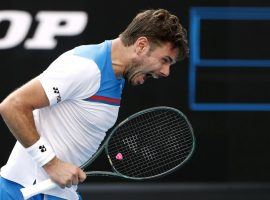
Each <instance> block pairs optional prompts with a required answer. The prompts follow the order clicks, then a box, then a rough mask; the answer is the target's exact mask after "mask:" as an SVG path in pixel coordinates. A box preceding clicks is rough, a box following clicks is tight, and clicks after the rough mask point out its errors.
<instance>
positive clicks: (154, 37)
mask: <svg viewBox="0 0 270 200" xmlns="http://www.w3.org/2000/svg"><path fill="white" fill-rule="evenodd" d="M142 36H144V37H147V38H148V39H149V40H150V42H151V43H153V44H157V45H160V44H162V43H164V42H170V43H171V44H172V45H173V48H178V49H179V58H178V59H179V60H183V59H184V58H186V57H188V55H189V47H188V40H187V32H186V29H185V28H183V27H182V25H181V24H180V22H179V19H178V17H177V16H175V15H173V14H171V13H170V12H169V11H167V10H165V9H157V10H154V9H151V10H146V11H143V12H140V13H139V14H137V16H136V17H135V18H134V19H133V20H132V22H131V23H130V24H129V25H128V27H127V28H126V30H124V32H122V33H121V34H120V39H121V41H122V42H123V44H124V45H125V46H130V45H132V44H134V43H135V41H136V40H137V39H138V38H139V37H142Z"/></svg>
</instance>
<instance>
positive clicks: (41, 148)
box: [39, 145, 47, 153]
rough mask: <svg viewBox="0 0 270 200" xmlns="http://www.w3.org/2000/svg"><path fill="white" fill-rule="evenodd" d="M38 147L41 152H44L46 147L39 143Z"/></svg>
mask: <svg viewBox="0 0 270 200" xmlns="http://www.w3.org/2000/svg"><path fill="white" fill-rule="evenodd" d="M39 149H40V151H41V152H42V153H43V152H45V151H46V150H47V149H46V147H45V146H44V145H41V146H39Z"/></svg>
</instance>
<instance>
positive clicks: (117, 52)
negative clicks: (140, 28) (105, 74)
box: [111, 38, 130, 78]
mask: <svg viewBox="0 0 270 200" xmlns="http://www.w3.org/2000/svg"><path fill="white" fill-rule="evenodd" d="M129 52H130V47H125V46H124V45H123V43H122V41H121V40H120V38H116V39H114V40H113V41H112V49H111V58H112V67H113V71H114V74H115V76H116V77H117V78H122V77H123V74H124V72H125V69H126V66H127V64H128V60H129V57H128V55H129Z"/></svg>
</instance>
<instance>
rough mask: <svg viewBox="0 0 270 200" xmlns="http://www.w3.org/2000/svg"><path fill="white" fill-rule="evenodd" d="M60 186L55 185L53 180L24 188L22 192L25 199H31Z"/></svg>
mask: <svg viewBox="0 0 270 200" xmlns="http://www.w3.org/2000/svg"><path fill="white" fill-rule="evenodd" d="M57 186H58V185H57V184H56V183H54V182H53V181H52V180H51V179H47V180H45V181H42V182H40V183H37V184H35V185H31V186H29V187H26V188H22V189H21V192H22V195H23V198H24V199H29V198H31V197H32V196H35V195H36V194H39V193H42V192H45V191H48V190H50V189H53V188H56V187H57Z"/></svg>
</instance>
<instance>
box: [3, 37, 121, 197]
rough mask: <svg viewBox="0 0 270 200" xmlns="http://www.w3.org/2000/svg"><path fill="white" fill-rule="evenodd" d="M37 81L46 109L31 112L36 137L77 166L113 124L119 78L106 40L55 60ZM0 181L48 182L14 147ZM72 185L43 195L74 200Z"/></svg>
mask: <svg viewBox="0 0 270 200" xmlns="http://www.w3.org/2000/svg"><path fill="white" fill-rule="evenodd" d="M37 79H38V80H39V81H40V82H41V84H42V86H43V88H44V91H45V93H46V95H47V97H48V99H49V102H50V106H49V107H45V108H42V109H37V110H35V111H34V112H33V114H34V119H35V125H36V127H37V130H38V133H39V134H40V135H41V136H42V137H44V138H45V139H46V140H47V141H48V142H49V143H50V144H51V146H52V148H53V150H54V152H55V154H56V155H57V157H58V158H60V159H61V160H63V161H66V162H70V163H73V164H75V165H77V166H80V165H82V164H83V163H84V162H85V161H87V160H88V159H89V158H90V157H91V156H92V155H93V154H94V153H95V152H96V150H97V149H98V147H99V145H100V143H101V142H102V140H103V139H104V137H105V135H106V131H107V130H108V129H109V128H111V127H112V126H113V125H114V123H115V122H116V119H117V116H118V111H119V106H120V102H121V93H122V89H123V87H124V79H117V78H116V76H115V74H114V71H113V68H112V61H111V41H105V42H103V43H101V44H98V45H85V46H79V47H76V48H75V49H72V50H70V51H68V52H66V53H64V54H62V55H61V56H60V57H58V58H57V59H56V60H55V61H54V62H53V63H52V64H51V65H50V66H49V67H48V68H47V69H46V70H45V71H44V72H43V73H42V74H41V75H40V76H38V77H37ZM1 176H3V177H4V178H6V179H9V180H11V181H14V182H17V183H19V184H21V185H23V186H29V185H32V184H33V182H34V181H36V182H40V181H42V180H45V179H47V178H48V176H47V174H46V173H45V171H44V170H43V168H40V167H38V166H37V164H36V163H35V162H34V161H33V160H32V158H31V157H30V156H29V155H28V154H27V152H26V151H25V149H24V147H23V146H22V145H21V144H20V143H19V142H17V143H16V145H15V147H14V149H13V151H12V153H11V155H10V158H9V160H8V162H7V164H6V165H5V166H4V167H2V169H1ZM76 189H77V187H76V186H73V187H71V188H65V189H60V188H57V189H52V190H50V191H48V192H46V194H49V195H54V196H58V197H61V198H64V199H72V200H73V199H78V197H77V194H76V192H75V191H76Z"/></svg>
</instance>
